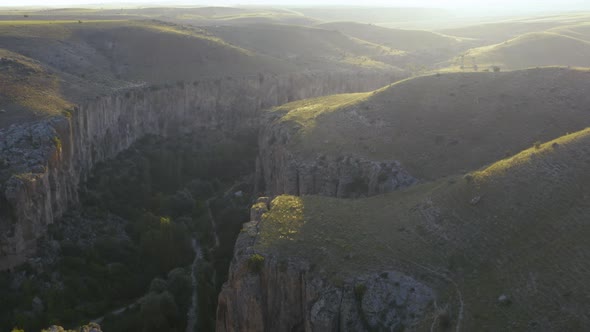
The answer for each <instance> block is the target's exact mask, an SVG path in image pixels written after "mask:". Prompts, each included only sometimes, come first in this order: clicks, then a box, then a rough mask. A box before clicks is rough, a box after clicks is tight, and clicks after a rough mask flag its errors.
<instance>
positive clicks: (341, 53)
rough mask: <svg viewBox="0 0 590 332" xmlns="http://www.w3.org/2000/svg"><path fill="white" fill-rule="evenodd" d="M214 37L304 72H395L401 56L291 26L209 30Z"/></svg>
mask: <svg viewBox="0 0 590 332" xmlns="http://www.w3.org/2000/svg"><path fill="white" fill-rule="evenodd" d="M207 31H210V32H211V33H212V34H214V35H215V36H217V37H219V38H221V39H223V40H226V41H228V42H229V43H231V44H234V45H237V46H239V47H242V48H244V49H248V50H250V51H252V52H257V53H260V54H265V55H268V56H271V57H274V58H277V59H281V60H284V61H288V62H290V63H295V64H297V65H302V66H305V67H306V68H311V69H313V68H323V69H328V68H334V67H350V68H374V69H394V66H393V65H392V64H391V63H392V62H395V61H396V60H397V59H398V58H399V57H400V56H402V55H403V52H401V51H399V50H394V49H391V48H389V47H387V46H383V45H378V44H375V43H371V42H368V41H364V40H360V39H357V38H352V37H349V36H346V35H344V34H342V33H340V32H338V31H329V30H325V29H320V28H309V27H297V26H290V25H268V24H256V25H248V26H244V27H227V26H225V27H224V26H221V27H208V28H207Z"/></svg>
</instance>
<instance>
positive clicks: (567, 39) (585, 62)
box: [465, 30, 590, 69]
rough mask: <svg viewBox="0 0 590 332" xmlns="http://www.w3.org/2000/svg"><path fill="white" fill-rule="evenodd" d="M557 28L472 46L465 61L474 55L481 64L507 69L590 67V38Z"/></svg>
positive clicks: (468, 62) (471, 59)
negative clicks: (567, 32)
mask: <svg viewBox="0 0 590 332" xmlns="http://www.w3.org/2000/svg"><path fill="white" fill-rule="evenodd" d="M557 31H559V30H553V31H551V32H535V33H529V34H524V35H521V36H518V37H516V38H514V39H511V40H508V41H505V42H502V43H499V44H496V45H491V46H485V47H481V48H476V49H471V50H469V51H467V52H466V53H465V59H466V65H467V66H470V65H471V62H472V61H473V59H474V60H475V63H477V64H478V65H479V66H480V67H481V68H485V67H489V66H492V65H497V66H500V67H502V68H504V69H522V68H530V67H541V66H575V67H590V42H588V40H586V39H582V38H580V37H584V38H587V37H586V36H579V35H577V34H574V33H572V34H571V35H566V34H560V33H557ZM574 36H575V37H574Z"/></svg>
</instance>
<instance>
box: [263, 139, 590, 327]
mask: <svg viewBox="0 0 590 332" xmlns="http://www.w3.org/2000/svg"><path fill="white" fill-rule="evenodd" d="M589 142H590V129H586V130H583V131H580V132H577V133H574V134H571V135H567V136H564V137H560V138H558V139H556V140H555V141H550V142H548V143H545V144H542V145H541V146H540V148H539V149H536V148H535V147H531V148H530V149H528V150H525V151H523V152H521V153H519V154H517V155H515V156H513V157H511V158H507V159H504V160H501V161H499V162H497V163H494V164H492V165H490V166H489V167H486V168H485V169H482V170H481V171H476V172H474V173H473V181H471V182H467V181H449V179H448V178H447V179H440V180H438V181H434V182H430V183H424V184H421V185H417V186H414V187H412V188H409V189H406V190H403V191H399V192H395V193H391V194H387V195H381V196H375V197H371V198H365V199H357V200H341V199H334V198H327V197H316V196H303V197H300V198H295V197H288V196H281V197H279V198H277V199H275V201H274V202H273V203H272V206H273V208H272V209H271V211H269V212H268V213H267V214H266V215H265V217H264V219H263V221H262V223H261V224H260V227H261V228H260V236H259V239H260V240H258V242H257V246H256V248H257V249H258V250H260V253H261V254H262V255H264V254H265V253H266V252H277V251H278V252H279V255H280V256H281V257H290V256H300V257H303V258H304V259H307V260H308V261H309V262H310V264H315V265H316V266H322V268H323V269H325V271H326V274H327V275H329V276H334V277H336V276H338V277H340V278H346V277H347V276H354V275H357V274H358V273H366V272H367V271H380V270H382V269H391V268H395V269H396V270H399V271H402V272H406V273H408V274H410V275H418V276H422V278H423V279H424V280H437V281H436V282H433V283H432V285H437V286H436V287H437V291H438V292H439V294H441V297H440V299H439V303H451V304H452V307H451V308H450V310H451V312H455V313H456V312H457V310H458V308H459V301H460V300H461V301H462V302H463V303H464V304H465V306H466V307H465V308H466V309H467V310H466V311H465V316H464V317H463V321H462V326H463V327H464V328H466V329H471V328H475V327H477V328H485V329H490V330H502V329H504V328H507V327H509V326H513V325H512V324H517V325H518V326H528V324H529V323H530V322H531V321H536V322H539V321H541V320H542V319H543V318H547V319H548V320H546V321H544V322H545V323H543V324H544V325H543V326H545V327H547V328H550V329H555V330H569V329H576V328H577V327H579V326H584V325H585V324H586V323H587V321H585V318H584V317H583V316H581V315H579V312H578V311H576V312H568V311H564V310H561V309H560V308H561V307H560V306H559V303H566V302H567V303H571V304H572V305H573V306H574V307H580V308H581V307H583V306H584V305H583V303H585V302H584V301H585V300H584V299H583V297H577V296H572V295H568V294H586V293H587V292H588V291H590V289H589V288H588V285H585V284H580V283H579V282H578V280H581V279H584V278H585V272H584V271H585V270H584V268H581V267H582V266H587V261H585V260H584V258H583V257H585V255H587V254H588V253H589V252H588V248H587V246H586V239H587V238H588V236H590V229H589V228H588V227H587V223H586V219H587V218H586V217H587V215H588V213H590V205H589V204H588V202H587V199H586V197H587V196H588V195H589V194H590V193H589V192H588V187H587V186H586V185H585V184H586V183H589V182H588V181H590V174H589V173H588V172H587V165H588V163H589V162H590V148H589V147H590V145H589V144H588V143H589ZM556 143H557V144H556ZM454 178H458V176H456V177H454ZM474 197H480V198H481V201H479V202H478V204H477V205H473V204H472V203H470V202H472V201H473V199H474ZM295 202H296V203H295ZM294 206H296V207H297V208H296V211H297V213H296V214H297V216H296V217H290V216H289V215H288V214H287V217H286V218H284V217H281V219H283V218H284V219H285V220H298V223H299V224H302V226H301V227H300V228H299V229H298V231H297V236H296V241H291V240H289V239H284V238H280V237H279V236H277V233H276V232H275V230H276V226H275V225H272V223H276V221H275V220H274V218H272V216H274V215H276V216H279V215H280V216H283V215H285V214H286V213H287V211H289V210H290V209H291V208H293V207H294ZM275 209H276V211H274V210H275ZM548 234H551V236H550V239H548V238H547V235H548ZM271 238H274V240H272V241H271V240H269V239H271ZM351 252H354V256H352V258H351V257H349V256H348V253H351ZM574 252H575V254H574ZM555 268H558V269H559V271H560V272H559V273H555V272H556V271H555ZM531 271H534V272H531ZM528 273H535V275H537V273H538V275H539V276H541V275H542V276H543V278H539V279H535V287H536V290H535V289H532V288H528V287H530V285H531V284H530V283H531V280H530V279H529V278H530V276H529V277H527V278H522V277H521V276H523V275H527V274H528ZM360 287H361V286H359V287H358V288H359V289H355V295H356V297H357V298H358V297H360V295H361V294H362V289H361V288H360ZM551 290H553V291H554V295H553V296H552V301H546V300H545V301H543V300H542V298H545V297H544V295H543V294H546V293H547V292H549V291H551ZM503 293H509V294H517V295H515V298H514V302H513V305H512V306H510V307H501V306H497V305H496V302H495V299H497V298H498V296H499V294H503ZM545 299H546V298H545ZM483 313H486V314H483ZM453 322H454V323H455V322H456V321H455V317H453ZM430 323H431V322H427V323H426V322H425V325H424V326H430V325H429V324H430ZM454 323H453V324H454Z"/></svg>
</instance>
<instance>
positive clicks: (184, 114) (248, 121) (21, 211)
mask: <svg viewBox="0 0 590 332" xmlns="http://www.w3.org/2000/svg"><path fill="white" fill-rule="evenodd" d="M394 79H395V78H394V77H392V76H391V73H381V74H380V73H369V72H367V73H364V74H363V73H354V72H340V73H331V74H326V73H321V74H320V73H302V74H293V75H284V76H272V75H259V76H256V77H247V78H225V79H216V80H213V79H212V80H204V81H195V82H179V83H177V84H174V85H172V86H166V87H149V88H136V89H131V90H123V91H118V92H114V93H113V94H111V95H108V96H103V97H97V98H95V99H94V100H89V101H86V102H84V103H81V104H80V105H79V106H78V107H77V109H76V110H75V111H73V112H72V113H71V114H66V115H64V116H58V117H54V118H50V119H46V120H42V121H40V122H37V123H32V124H19V125H12V126H11V127H9V128H5V129H3V130H0V234H1V237H0V269H6V268H10V267H12V266H15V265H17V264H19V263H21V262H23V261H24V260H25V258H26V255H27V253H28V252H29V251H31V250H33V249H34V244H35V240H36V239H37V238H38V237H39V236H41V235H42V234H43V233H44V231H45V227H46V225H48V224H50V223H52V222H53V221H54V220H55V219H57V218H59V217H60V216H61V215H62V214H63V213H64V212H65V211H66V209H68V208H69V207H71V206H72V205H74V204H76V203H77V202H78V194H77V190H78V186H79V184H80V182H81V181H84V179H85V178H86V177H87V176H88V174H89V172H90V171H91V169H92V167H93V166H94V165H95V164H96V163H97V162H100V161H103V160H106V159H108V158H111V157H113V156H115V155H116V154H117V153H119V152H121V151H123V150H124V149H126V148H128V147H129V146H130V145H131V144H132V143H133V142H135V141H136V140H137V139H139V138H141V137H143V136H144V135H146V134H157V135H162V136H167V135H171V134H176V133H182V132H190V131H196V130H199V129H200V128H207V129H216V130H219V131H223V132H226V133H228V135H232V134H235V133H237V132H239V131H241V130H252V129H256V128H257V125H258V121H259V120H258V117H257V114H258V111H259V110H261V109H263V108H267V107H271V106H274V105H278V104H282V103H285V102H289V101H292V100H297V99H303V98H309V97H314V96H320V95H325V94H332V93H339V92H348V91H368V90H371V89H374V88H377V87H379V86H382V85H384V84H386V83H389V82H391V81H392V80H394Z"/></svg>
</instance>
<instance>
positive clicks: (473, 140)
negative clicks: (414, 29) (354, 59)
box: [273, 68, 590, 180]
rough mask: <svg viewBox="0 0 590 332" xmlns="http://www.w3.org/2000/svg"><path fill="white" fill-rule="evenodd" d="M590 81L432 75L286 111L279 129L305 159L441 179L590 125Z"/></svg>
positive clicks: (576, 76)
mask: <svg viewBox="0 0 590 332" xmlns="http://www.w3.org/2000/svg"><path fill="white" fill-rule="evenodd" d="M589 79H590V72H588V71H580V70H567V69H560V68H544V69H531V70H524V71H516V72H505V73H465V74H460V73H452V74H442V75H431V76H423V77H418V78H414V79H409V80H405V81H401V82H398V83H396V84H393V85H391V86H389V87H385V88H383V89H380V90H378V91H375V92H373V93H370V94H363V95H352V97H351V95H340V96H331V97H324V98H318V99H313V100H308V101H299V102H294V103H290V104H287V105H283V106H281V107H278V108H276V109H274V110H273V113H274V114H275V115H279V118H278V119H276V120H274V121H275V122H274V124H273V126H288V127H290V128H291V130H292V134H291V135H290V136H291V140H290V142H289V143H288V144H289V149H291V150H292V151H294V152H295V153H298V154H300V155H301V156H302V158H315V156H316V155H317V154H325V153H328V154H333V155H347V154H354V155H359V156H365V157H368V158H371V159H376V160H389V159H394V160H398V161H400V162H401V164H402V167H404V168H405V169H406V170H408V171H409V172H410V174H413V175H414V176H416V177H418V178H419V179H424V180H431V179H437V178H440V177H443V176H448V175H452V174H457V173H460V172H465V171H467V170H471V169H476V168H479V167H482V166H484V165H486V164H488V163H491V162H493V161H495V160H498V159H500V158H503V157H505V156H507V155H512V154H514V153H517V152H518V151H520V150H522V149H524V148H526V147H528V146H531V145H532V144H533V143H534V142H536V141H546V140H549V139H553V138H556V137H559V136H561V135H564V134H566V133H567V132H574V131H577V130H581V129H583V128H585V127H586V126H590V113H589V112H590V110H589V109H588V105H590V96H589V95H588V93H587V91H588V88H590V85H589V83H588V82H590V81H589Z"/></svg>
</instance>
